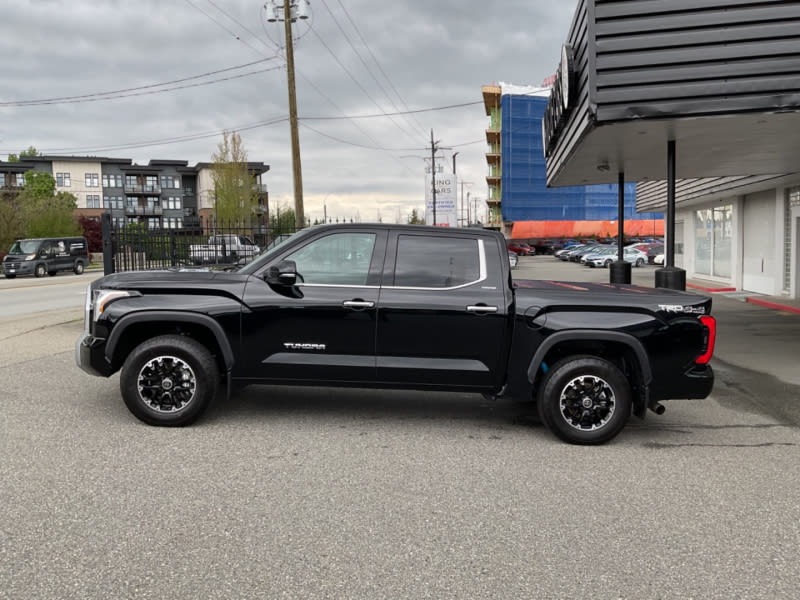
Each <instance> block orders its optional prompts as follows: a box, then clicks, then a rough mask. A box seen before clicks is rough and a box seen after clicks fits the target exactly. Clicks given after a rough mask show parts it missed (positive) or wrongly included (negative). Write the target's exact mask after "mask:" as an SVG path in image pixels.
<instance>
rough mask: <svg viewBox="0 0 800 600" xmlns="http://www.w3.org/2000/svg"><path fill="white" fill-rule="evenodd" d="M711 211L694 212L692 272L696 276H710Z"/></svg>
mask: <svg viewBox="0 0 800 600" xmlns="http://www.w3.org/2000/svg"><path fill="white" fill-rule="evenodd" d="M711 236H712V229H711V210H710V209H705V208H704V209H701V210H698V211H696V212H695V227H694V270H695V273H697V274H698V275H711Z"/></svg>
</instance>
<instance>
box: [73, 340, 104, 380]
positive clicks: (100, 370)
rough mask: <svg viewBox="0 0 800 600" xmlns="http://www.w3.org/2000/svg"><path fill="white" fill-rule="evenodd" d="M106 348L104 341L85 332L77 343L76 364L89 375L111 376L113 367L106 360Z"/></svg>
mask: <svg viewBox="0 0 800 600" xmlns="http://www.w3.org/2000/svg"><path fill="white" fill-rule="evenodd" d="M105 348H106V341H105V340H104V339H102V338H97V337H94V336H93V335H92V334H90V333H88V332H86V331H84V332H83V333H81V335H80V337H79V338H78V341H77V342H75V363H76V364H77V365H78V367H79V368H80V369H81V370H82V371H84V372H86V373H88V374H89V375H95V376H97V377H108V376H109V375H111V365H109V363H108V361H107V360H106V355H105Z"/></svg>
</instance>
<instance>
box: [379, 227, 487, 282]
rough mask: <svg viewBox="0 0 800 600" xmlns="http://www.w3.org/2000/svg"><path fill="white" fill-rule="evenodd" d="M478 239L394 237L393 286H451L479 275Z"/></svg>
mask: <svg viewBox="0 0 800 600" xmlns="http://www.w3.org/2000/svg"><path fill="white" fill-rule="evenodd" d="M480 264H481V259H480V250H479V246H478V241H477V240H470V239H462V238H452V237H444V236H441V237H439V236H422V235H401V236H398V238H397V262H396V265H395V270H394V285H395V286H396V287H424V288H450V287H456V286H459V285H464V284H468V283H473V282H476V281H478V280H479V279H480V278H481V270H480Z"/></svg>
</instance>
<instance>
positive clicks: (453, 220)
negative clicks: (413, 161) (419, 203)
mask: <svg viewBox="0 0 800 600" xmlns="http://www.w3.org/2000/svg"><path fill="white" fill-rule="evenodd" d="M457 188H458V183H457V180H456V176H455V175H453V174H452V173H437V174H436V222H435V223H434V219H433V189H432V188H431V176H430V174H427V175H426V176H425V224H426V225H438V226H440V227H458V202H457V191H456V190H457Z"/></svg>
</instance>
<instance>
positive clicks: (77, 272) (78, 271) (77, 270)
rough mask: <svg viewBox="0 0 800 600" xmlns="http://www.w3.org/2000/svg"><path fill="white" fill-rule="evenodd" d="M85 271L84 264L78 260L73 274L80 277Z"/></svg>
mask: <svg viewBox="0 0 800 600" xmlns="http://www.w3.org/2000/svg"><path fill="white" fill-rule="evenodd" d="M83 269H84V266H83V263H82V262H81V261H79V260H77V261H75V266H74V267H73V269H72V272H73V273H75V275H80V274H81V273H83Z"/></svg>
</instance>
